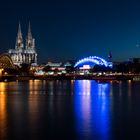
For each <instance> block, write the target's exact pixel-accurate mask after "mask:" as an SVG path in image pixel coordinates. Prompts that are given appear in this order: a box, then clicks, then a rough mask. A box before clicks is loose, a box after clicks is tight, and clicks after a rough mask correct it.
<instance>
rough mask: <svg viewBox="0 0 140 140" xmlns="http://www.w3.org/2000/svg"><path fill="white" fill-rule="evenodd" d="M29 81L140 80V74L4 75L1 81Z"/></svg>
mask: <svg viewBox="0 0 140 140" xmlns="http://www.w3.org/2000/svg"><path fill="white" fill-rule="evenodd" d="M16 80H18V81H28V80H98V81H112V80H117V81H120V80H133V81H140V76H137V75H135V76H125V75H121V76H88V75H87V76H83V75H82V76H81V75H80V76H79V75H78V76H13V75H12V76H2V77H1V78H0V81H16Z"/></svg>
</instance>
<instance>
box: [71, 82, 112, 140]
mask: <svg viewBox="0 0 140 140" xmlns="http://www.w3.org/2000/svg"><path fill="white" fill-rule="evenodd" d="M74 86H75V98H74V103H75V105H74V107H75V117H76V128H77V131H78V133H79V134H80V135H79V136H80V139H82V138H84V139H92V137H93V136H94V137H95V139H104V140H105V139H108V135H109V134H108V133H109V129H110V128H109V120H110V119H109V117H110V114H109V98H108V96H109V86H110V84H109V83H97V82H95V81H91V80H76V81H75V83H74ZM95 134H96V135H95Z"/></svg>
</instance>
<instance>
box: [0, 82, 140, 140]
mask: <svg viewBox="0 0 140 140" xmlns="http://www.w3.org/2000/svg"><path fill="white" fill-rule="evenodd" d="M139 87H140V84H139V83H135V84H134V83H132V82H131V81H127V82H117V83H114V82H108V83H98V82H96V81H94V80H71V81H60V80H56V81H53V80H52V81H45V80H44V81H40V80H30V81H27V82H18V81H17V82H0V139H3V138H5V137H7V136H8V137H11V136H13V138H15V137H16V138H20V136H21V135H22V134H24V133H25V134H26V135H25V136H24V138H25V139H26V138H28V137H30V138H31V139H32V138H36V136H37V135H43V136H44V137H46V138H47V137H48V135H49V134H50V135H54V136H59V135H61V136H63V135H65V137H67V135H71V136H73V137H72V139H78V140H80V139H88V140H90V139H96V140H100V139H104V140H108V139H111V137H112V135H114V136H115V135H120V136H122V133H121V131H122V130H123V129H121V128H125V129H126V130H127V127H128V126H127V125H126V126H127V127H125V125H124V126H122V125H121V123H123V122H125V121H122V122H121V123H119V121H121V120H122V118H127V117H128V118H127V119H125V120H130V119H131V118H135V117H136V118H137V117H139V116H140V111H139V110H138V109H137V108H136V106H137V105H140V104H139V99H140V96H139ZM132 112H133V113H134V116H133V115H132ZM136 114H137V115H136ZM123 115H124V116H123ZM134 120H137V121H138V122H139V123H140V121H139V120H138V118H137V119H134ZM129 123H130V121H129ZM129 123H128V124H129ZM139 123H138V124H139ZM126 124H127V122H126ZM131 125H132V124H131ZM120 126H121V127H120ZM132 127H134V126H133V125H132ZM116 128H119V129H118V130H116ZM45 129H47V130H48V131H47V133H46V131H45ZM56 129H57V130H56ZM129 129H131V127H130V128H129V127H128V130H129ZM9 133H10V134H9ZM116 133H117V134H116ZM128 134H129V133H128ZM134 134H135V132H134ZM36 139H39V138H38V137H37V138H36Z"/></svg>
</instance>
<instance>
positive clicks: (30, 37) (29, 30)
mask: <svg viewBox="0 0 140 140" xmlns="http://www.w3.org/2000/svg"><path fill="white" fill-rule="evenodd" d="M27 38H28V39H32V32H31V24H30V21H29V26H28V35H27Z"/></svg>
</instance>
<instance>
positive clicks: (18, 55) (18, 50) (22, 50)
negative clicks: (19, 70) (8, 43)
mask: <svg viewBox="0 0 140 140" xmlns="http://www.w3.org/2000/svg"><path fill="white" fill-rule="evenodd" d="M8 53H9V55H10V56H11V59H12V61H13V63H14V64H15V65H18V66H20V65H21V64H23V63H25V64H32V65H37V52H36V50H35V39H34V38H33V37H32V33H31V26H30V23H29V28H28V34H27V37H26V45H25V46H24V41H23V37H22V32H21V26H20V23H19V27H18V33H17V38H16V45H15V49H9V50H8Z"/></svg>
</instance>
